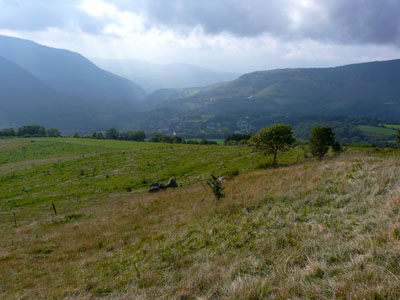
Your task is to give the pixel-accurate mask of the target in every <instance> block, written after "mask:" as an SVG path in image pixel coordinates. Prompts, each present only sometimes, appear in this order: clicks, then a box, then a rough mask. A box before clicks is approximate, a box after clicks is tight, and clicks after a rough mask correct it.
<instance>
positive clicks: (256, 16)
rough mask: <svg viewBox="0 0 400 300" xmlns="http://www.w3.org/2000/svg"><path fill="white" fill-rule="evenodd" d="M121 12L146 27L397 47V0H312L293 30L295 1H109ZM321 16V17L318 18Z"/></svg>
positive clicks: (399, 3) (399, 5) (399, 36)
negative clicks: (137, 16)
mask: <svg viewBox="0 0 400 300" xmlns="http://www.w3.org/2000/svg"><path fill="white" fill-rule="evenodd" d="M113 2H114V4H116V5H119V6H120V7H121V8H123V9H131V10H133V11H135V12H141V13H143V14H145V15H146V16H147V17H148V20H149V26H160V25H163V26H168V27H171V26H172V27H174V28H175V29H178V30H179V29H182V30H184V29H185V28H191V27H194V26H201V27H202V28H203V29H204V30H205V32H206V33H210V34H217V33H220V32H230V33H232V34H234V35H237V36H256V35H259V34H264V33H267V34H270V35H273V36H277V37H281V38H290V39H293V38H299V39H304V38H310V39H315V40H324V41H331V42H334V43H350V44H357V43H358V44H359V43H375V44H382V43H384V44H396V45H400V18H399V17H398V15H399V14H400V1H398V0H315V2H316V3H317V4H318V5H319V6H320V7H321V8H322V12H321V11H320V10H312V9H307V8H303V9H300V11H299V13H300V14H301V17H302V19H303V20H304V22H302V23H301V24H300V25H299V26H294V25H295V24H294V23H293V20H292V19H291V18H290V15H289V14H290V10H291V8H293V7H294V6H296V5H298V3H299V1H297V0H247V1H243V0H230V1H226V0H190V1H188V0H169V1H165V0H146V1H143V0H142V1H138V2H137V1H135V4H132V1H128V0H119V1H113ZM321 13H322V14H323V15H322V16H321Z"/></svg>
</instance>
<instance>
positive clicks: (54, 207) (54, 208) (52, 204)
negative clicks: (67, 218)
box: [51, 203, 57, 216]
mask: <svg viewBox="0 0 400 300" xmlns="http://www.w3.org/2000/svg"><path fill="white" fill-rule="evenodd" d="M51 206H53V210H54V214H55V215H56V216H57V210H56V206H55V205H54V203H51Z"/></svg>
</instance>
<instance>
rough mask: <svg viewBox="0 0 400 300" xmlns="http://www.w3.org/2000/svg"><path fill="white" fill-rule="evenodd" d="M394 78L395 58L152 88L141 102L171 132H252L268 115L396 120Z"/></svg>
mask: <svg viewBox="0 0 400 300" xmlns="http://www.w3.org/2000/svg"><path fill="white" fill-rule="evenodd" d="M399 82H400V60H391V61H382V62H371V63H362V64H354V65H347V66H341V67H335V68H319V69H317V68H313V69H280V70H271V71H259V72H253V73H249V74H245V75H243V76H241V77H239V78H238V79H236V80H233V81H230V82H225V83H219V84H215V85H212V86H208V87H205V88H190V89H163V90H158V91H156V92H154V93H152V94H151V95H149V96H148V97H147V99H146V103H147V104H148V107H149V108H154V107H156V108H157V109H158V116H157V122H158V123H160V124H162V127H163V128H167V127H168V128H170V129H169V130H170V131H172V130H174V131H177V132H180V131H179V130H183V129H184V128H197V130H199V129H201V130H202V131H203V132H204V131H207V130H208V132H213V130H214V132H216V131H218V130H221V128H227V131H229V130H230V131H233V130H241V131H243V126H244V127H246V128H250V129H251V130H253V131H255V130H258V129H259V128H260V127H262V126H265V124H266V123H269V122H270V121H271V120H278V119H283V117H286V119H288V120H289V121H290V119H291V118H293V117H294V116H325V117H328V116H368V117H380V118H389V119H393V120H400V84H399ZM171 108H173V109H171ZM152 115H153V116H154V115H155V113H154V112H153V113H152ZM240 123H242V125H239V124H240ZM201 124H202V125H201ZM148 126H149V127H151V129H153V130H154V129H157V128H154V125H153V124H148ZM207 128H208V129H207Z"/></svg>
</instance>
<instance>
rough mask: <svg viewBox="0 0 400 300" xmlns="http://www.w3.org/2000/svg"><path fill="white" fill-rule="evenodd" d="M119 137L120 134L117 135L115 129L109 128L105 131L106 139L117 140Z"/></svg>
mask: <svg viewBox="0 0 400 300" xmlns="http://www.w3.org/2000/svg"><path fill="white" fill-rule="evenodd" d="M119 136H120V134H119V132H118V130H117V129H115V128H110V129H107V131H106V139H109V140H118V139H119Z"/></svg>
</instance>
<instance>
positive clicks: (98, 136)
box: [96, 132, 104, 140]
mask: <svg viewBox="0 0 400 300" xmlns="http://www.w3.org/2000/svg"><path fill="white" fill-rule="evenodd" d="M96 138H97V139H98V140H103V139H104V135H103V133H102V132H98V133H97V136H96Z"/></svg>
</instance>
